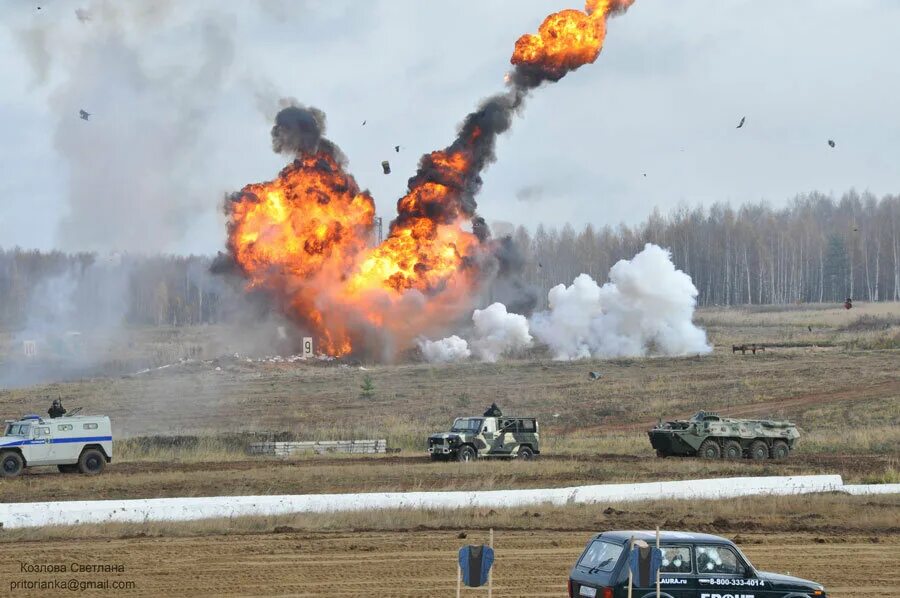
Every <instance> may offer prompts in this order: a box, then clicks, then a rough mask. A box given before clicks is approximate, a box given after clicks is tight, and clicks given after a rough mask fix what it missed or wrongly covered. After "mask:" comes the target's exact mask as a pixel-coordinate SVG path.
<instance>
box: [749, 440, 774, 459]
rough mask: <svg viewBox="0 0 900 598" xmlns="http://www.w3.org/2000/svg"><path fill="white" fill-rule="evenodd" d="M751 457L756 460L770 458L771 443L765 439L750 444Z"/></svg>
mask: <svg viewBox="0 0 900 598" xmlns="http://www.w3.org/2000/svg"><path fill="white" fill-rule="evenodd" d="M750 458H751V459H753V460H754V461H762V460H763V459H768V458H769V445H768V444H766V443H765V441H764V440H754V441H753V444H751V445H750Z"/></svg>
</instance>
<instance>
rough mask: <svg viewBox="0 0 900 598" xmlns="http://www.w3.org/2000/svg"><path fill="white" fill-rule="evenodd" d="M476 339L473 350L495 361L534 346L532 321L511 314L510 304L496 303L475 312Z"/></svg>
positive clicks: (487, 359)
mask: <svg viewBox="0 0 900 598" xmlns="http://www.w3.org/2000/svg"><path fill="white" fill-rule="evenodd" d="M472 321H473V322H474V323H475V338H474V339H473V340H472V349H473V351H474V353H475V356H476V357H478V359H480V360H482V361H487V362H491V363H493V362H495V361H497V360H498V359H499V358H500V357H501V356H502V355H505V354H509V353H514V352H516V351H521V350H522V349H527V348H528V347H530V346H531V345H532V338H531V334H529V333H528V320H527V319H526V318H525V316H520V315H519V314H511V313H507V311H506V306H505V305H503V304H502V303H494V304H492V305H490V306H488V307H486V308H485V309H476V310H475V313H474V314H472Z"/></svg>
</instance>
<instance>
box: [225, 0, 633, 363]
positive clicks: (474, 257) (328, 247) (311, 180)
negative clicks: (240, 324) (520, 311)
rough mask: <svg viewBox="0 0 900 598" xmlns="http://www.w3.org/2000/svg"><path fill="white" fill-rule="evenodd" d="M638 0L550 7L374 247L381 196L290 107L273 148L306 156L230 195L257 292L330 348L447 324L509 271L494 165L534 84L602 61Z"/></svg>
mask: <svg viewBox="0 0 900 598" xmlns="http://www.w3.org/2000/svg"><path fill="white" fill-rule="evenodd" d="M632 2H633V0H588V2H587V5H586V6H585V10H584V11H580V10H568V9H567V10H563V11H560V12H558V13H555V14H552V15H550V16H548V17H547V18H546V19H545V21H544V22H543V23H542V24H541V26H540V27H539V29H538V33H537V34H534V35H532V34H528V35H523V36H522V37H521V38H520V39H519V40H518V41H517V42H516V44H515V50H514V52H513V55H512V58H511V63H512V64H513V65H514V68H513V70H512V72H511V73H509V75H508V76H507V89H506V91H505V92H503V93H501V94H498V95H495V96H493V97H490V98H488V99H487V100H485V101H484V102H482V104H481V106H480V107H479V108H478V110H476V111H475V112H473V113H471V114H469V115H468V116H467V117H466V118H465V119H464V121H463V123H462V124H461V125H460V128H459V133H458V135H457V138H456V139H455V140H454V141H453V142H452V143H451V144H450V145H449V146H447V147H446V148H444V149H442V150H437V151H434V152H431V153H430V154H426V155H424V156H422V158H421V159H420V161H419V168H418V171H417V172H416V174H415V175H414V176H413V177H412V178H410V179H409V183H408V190H407V193H406V195H405V196H403V197H402V198H400V199H399V200H398V202H397V217H396V218H395V219H394V221H393V222H392V223H391V225H390V230H389V233H388V235H387V238H386V239H385V240H384V241H383V242H382V243H381V244H379V245H378V246H376V247H372V246H371V245H372V244H371V243H370V240H371V238H372V233H373V226H374V217H375V205H374V201H373V199H372V197H371V196H370V195H369V194H368V192H366V191H362V190H360V188H359V185H358V184H357V182H356V181H355V180H354V178H353V177H352V175H350V174H349V173H348V172H347V171H346V167H347V164H346V160H345V158H344V156H343V154H342V153H341V151H340V149H339V148H338V147H337V145H335V144H334V143H333V142H331V141H330V140H328V139H327V138H325V136H324V134H325V115H324V113H323V112H322V111H320V110H317V109H315V108H310V107H304V106H299V105H294V106H290V107H288V108H285V109H284V110H282V111H281V112H280V113H279V114H278V116H277V118H276V122H275V126H274V127H273V129H272V139H273V149H274V150H275V151H276V152H281V153H286V154H289V155H293V156H294V158H295V159H294V161H293V162H292V163H291V164H289V165H288V166H286V167H285V168H284V169H283V170H282V171H281V173H280V174H279V176H278V177H277V178H276V179H275V180H273V181H269V182H265V183H258V184H250V185H247V186H245V187H244V188H243V189H242V190H241V191H240V192H239V193H237V194H235V195H234V196H232V197H230V198H229V199H228V201H227V202H226V213H227V215H228V218H229V225H228V243H227V246H228V250H229V253H230V256H231V258H232V259H233V260H234V263H235V265H236V266H237V268H238V269H239V270H240V271H241V272H242V274H243V275H244V277H245V278H246V280H247V286H248V289H251V290H261V291H264V292H265V293H266V294H267V295H268V296H269V297H270V298H271V299H272V301H273V303H274V304H275V306H276V307H277V308H278V309H279V310H280V311H281V312H282V313H284V314H285V315H286V316H288V317H289V318H290V319H292V320H293V321H294V322H296V323H297V325H298V327H299V328H301V329H302V330H306V331H309V332H311V333H312V334H314V336H315V337H316V339H317V341H318V345H319V347H320V349H321V350H322V351H325V352H327V353H330V354H333V355H347V354H351V353H354V354H359V355H369V356H375V357H378V358H381V359H386V360H388V359H391V358H393V357H395V356H396V355H397V354H398V353H399V352H401V351H404V350H406V349H408V348H410V347H412V346H414V345H415V342H416V339H418V338H421V337H428V336H434V335H439V334H443V333H445V332H446V331H447V330H448V329H449V328H450V327H452V326H453V325H454V324H455V323H457V322H459V321H460V319H465V317H466V316H467V315H468V314H469V313H470V312H471V310H472V308H473V307H474V306H475V304H476V302H477V300H478V295H479V291H480V290H481V289H482V288H484V286H485V285H487V284H489V283H490V282H491V281H492V280H494V279H495V278H496V277H498V276H501V275H510V274H511V273H509V272H504V264H505V263H507V261H508V260H504V258H503V256H502V254H503V252H504V247H503V244H502V243H501V242H498V241H495V240H492V239H491V238H490V232H489V231H488V230H487V227H486V226H484V223H483V220H481V219H480V218H478V216H477V213H476V209H477V203H476V201H475V196H476V195H477V194H478V191H479V189H480V187H481V173H482V172H483V171H484V170H485V168H486V167H487V166H488V165H489V164H490V163H491V162H493V161H494V160H495V152H494V150H495V144H496V139H497V137H498V135H500V134H501V133H504V132H505V131H507V130H508V129H509V128H510V126H511V124H512V118H513V116H514V115H515V114H516V112H517V111H518V110H519V109H520V108H521V107H522V105H523V103H524V100H525V98H526V97H527V95H528V93H529V92H530V91H531V90H533V89H535V88H537V87H539V86H540V85H541V84H543V83H546V82H555V81H558V80H559V79H561V78H562V77H564V76H565V75H566V74H567V73H569V72H571V71H572V70H575V69H577V68H579V67H581V66H583V65H585V64H589V63H592V62H594V61H595V60H596V59H597V57H598V56H599V54H600V51H601V49H602V48H603V41H604V38H605V35H606V20H607V18H608V17H610V16H612V15H614V14H618V13H621V12H624V11H625V10H626V9H627V8H628V7H629V6H630V5H631V4H632Z"/></svg>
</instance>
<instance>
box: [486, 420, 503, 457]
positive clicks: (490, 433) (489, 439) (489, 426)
mask: <svg viewBox="0 0 900 598" xmlns="http://www.w3.org/2000/svg"><path fill="white" fill-rule="evenodd" d="M499 422H500V420H499V419H498V418H496V417H486V418H484V421H483V422H482V423H481V441H482V442H484V446H485V448H484V452H485V453H486V454H489V455H496V454H497V452H498V450H497V427H498V424H499Z"/></svg>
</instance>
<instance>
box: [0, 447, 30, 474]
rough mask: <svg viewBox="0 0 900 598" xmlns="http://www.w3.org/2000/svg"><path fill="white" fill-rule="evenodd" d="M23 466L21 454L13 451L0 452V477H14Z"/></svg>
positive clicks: (20, 471)
mask: <svg viewBox="0 0 900 598" xmlns="http://www.w3.org/2000/svg"><path fill="white" fill-rule="evenodd" d="M24 468H25V461H24V460H23V459H22V455H20V454H19V453H16V452H13V451H6V452H5V453H0V478H14V477H16V476H17V475H19V474H20V473H22V470H23V469H24Z"/></svg>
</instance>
